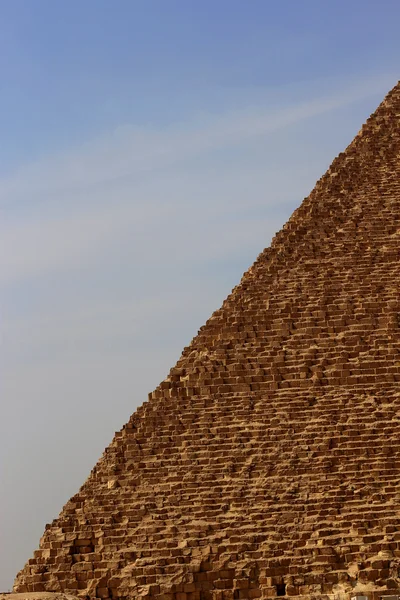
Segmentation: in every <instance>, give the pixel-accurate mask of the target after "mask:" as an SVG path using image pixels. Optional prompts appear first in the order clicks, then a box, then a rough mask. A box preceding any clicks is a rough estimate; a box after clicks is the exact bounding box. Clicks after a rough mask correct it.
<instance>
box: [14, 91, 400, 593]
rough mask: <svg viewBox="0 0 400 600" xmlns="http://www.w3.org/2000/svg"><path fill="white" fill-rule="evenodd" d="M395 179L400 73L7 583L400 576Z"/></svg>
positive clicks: (368, 585) (318, 581) (321, 583)
mask: <svg viewBox="0 0 400 600" xmlns="http://www.w3.org/2000/svg"><path fill="white" fill-rule="evenodd" d="M399 175H400V84H398V85H397V86H396V87H395V88H394V89H393V90H392V91H391V92H390V93H389V94H388V96H387V97H386V98H385V100H384V101H383V103H382V104H381V106H380V107H379V108H378V109H377V111H376V112H375V113H374V114H373V115H372V116H371V117H370V119H369V120H368V121H367V123H366V124H365V125H364V127H363V128H362V130H361V131H360V133H359V134H358V135H357V136H356V138H355V140H354V141H353V142H352V143H351V144H350V146H349V147H348V148H347V150H346V151H345V152H344V153H342V154H340V155H339V156H338V157H337V158H336V159H335V160H334V162H333V163H332V166H331V168H330V169H329V170H328V172H327V173H326V174H325V175H324V176H323V177H322V179H320V181H319V182H318V183H317V185H316V187H315V189H314V190H313V192H312V193H311V194H310V196H309V197H308V198H306V199H305V200H304V201H303V203H302V204H301V206H300V207H299V208H298V209H297V210H296V211H295V213H294V214H293V216H292V217H291V219H290V220H289V222H288V223H287V224H286V225H285V226H284V228H283V229H282V231H280V232H279V233H278V234H277V235H276V237H275V238H274V240H273V243H272V245H271V247H270V248H268V249H266V250H265V251H264V252H262V253H261V254H260V256H259V257H258V259H257V260H256V262H255V263H254V265H253V266H252V267H251V268H250V269H249V271H247V273H245V275H244V276H243V278H242V281H241V282H240V284H239V285H238V286H237V287H236V288H235V289H234V290H233V291H232V294H231V295H230V296H229V297H228V298H227V300H226V301H225V302H224V304H223V306H222V307H221V309H220V310H218V311H216V312H215V313H214V314H213V315H212V317H211V318H210V319H209V321H208V322H207V323H206V325H205V326H204V327H202V328H201V330H200V331H199V333H198V335H197V337H196V338H195V339H194V340H193V341H192V343H191V344H190V346H188V347H187V348H185V349H184V352H183V354H182V356H181V358H180V360H179V361H178V363H177V365H176V366H175V367H174V368H172V369H171V371H170V374H169V376H168V377H167V378H166V379H165V381H163V382H162V383H161V384H160V386H159V387H158V388H157V389H156V390H155V391H154V392H153V393H152V394H150V395H149V400H148V402H145V403H144V404H143V405H142V406H141V407H140V408H139V409H138V410H137V411H136V412H135V413H134V414H133V415H132V417H131V418H130V420H129V422H128V423H127V424H126V425H125V426H124V427H123V429H122V430H121V431H120V432H117V433H116V434H115V437H114V440H113V441H112V443H111V444H110V446H109V447H108V448H107V449H106V451H105V453H104V455H103V457H102V458H101V459H100V461H99V462H98V464H97V465H96V467H95V468H94V469H93V471H92V473H91V474H90V476H89V478H88V480H87V481H86V483H85V484H84V485H83V486H82V488H81V490H80V491H79V492H78V494H76V495H75V496H74V497H73V498H71V500H70V501H69V502H68V503H67V504H66V505H65V507H64V509H63V510H62V512H61V514H60V516H59V518H58V519H56V520H55V521H53V523H52V524H50V525H47V526H46V531H45V533H44V535H43V537H42V539H41V541H40V547H39V549H38V550H37V551H36V552H35V554H34V557H33V558H32V559H31V560H30V561H29V562H28V564H27V565H26V566H25V567H24V568H23V570H22V571H21V572H20V573H19V574H18V576H17V578H16V582H15V586H14V591H15V592H23V593H26V592H42V591H43V592H64V593H67V594H73V595H78V596H81V597H84V598H104V599H108V598H111V599H113V600H123V599H126V598H127V599H133V598H139V597H141V598H148V599H150V598H151V599H152V598H154V599H157V600H236V599H238V600H251V599H254V598H274V597H276V596H290V597H296V596H303V597H306V598H314V597H317V596H318V597H326V598H328V597H329V598H332V599H338V600H340V599H341V598H347V597H348V596H349V594H350V593H352V594H354V593H357V592H359V593H367V594H368V595H369V597H370V598H371V599H372V600H375V599H377V598H379V597H380V595H382V593H389V592H390V590H397V589H398V588H399V587H400V444H399V441H400V410H399V409H400V292H399V289H400V285H399V281H400V260H399V258H400V178H399ZM385 590H386V592H385ZM387 590H389V592H388V591H387Z"/></svg>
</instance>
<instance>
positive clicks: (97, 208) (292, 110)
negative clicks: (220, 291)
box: [0, 76, 393, 283]
mask: <svg viewBox="0 0 400 600" xmlns="http://www.w3.org/2000/svg"><path fill="white" fill-rule="evenodd" d="M388 79H390V83H393V78H389V77H387V76H382V77H380V78H378V79H374V80H366V81H365V80H363V81H361V82H356V83H354V84H352V86H350V88H349V89H348V88H346V89H345V90H342V91H339V92H338V91H336V92H335V93H330V94H327V95H325V96H322V97H320V98H318V99H313V100H311V101H309V102H304V101H303V102H302V103H300V104H298V105H296V104H293V105H292V106H286V107H285V108H282V109H279V108H278V109H277V108H276V107H275V108H274V109H268V107H267V108H266V109H265V110H263V111H262V110H260V109H256V110H252V109H249V108H248V109H246V110H242V111H236V112H231V113H229V114H225V115H218V116H215V115H214V116H210V115H203V116H202V117H197V118H195V119H194V120H193V121H192V122H189V123H180V124H176V125H174V126H170V127H167V128H165V129H159V130H156V129H135V128H132V127H130V126H124V127H121V128H119V129H118V130H116V131H115V132H113V133H112V134H109V135H107V136H104V137H103V138H101V139H97V140H95V141H93V142H90V143H88V144H87V145H85V146H83V147H80V148H76V149H75V150H74V151H73V152H72V151H71V152H70V153H68V154H66V155H63V156H58V157H54V158H53V157H48V158H46V159H43V160H42V161H40V162H38V163H36V164H33V165H28V166H25V167H22V168H21V169H20V171H19V172H18V173H16V174H14V175H13V176H12V177H9V178H7V179H3V180H0V207H2V209H1V208H0V210H2V220H1V223H0V239H1V245H0V249H1V252H0V282H3V283H4V282H7V281H17V280H20V279H21V278H23V277H25V276H27V277H32V276H37V275H38V274H40V273H46V272H49V271H51V270H57V271H58V272H59V271H60V269H63V267H64V266H65V267H66V268H71V266H72V265H76V266H78V265H82V264H86V263H88V262H89V263H90V262H92V261H93V260H95V259H96V256H98V255H99V253H100V254H101V253H102V249H104V250H105V249H107V248H109V247H110V245H112V243H113V241H115V240H119V239H120V236H121V235H127V234H128V232H131V234H132V239H133V242H134V241H135V239H137V240H138V241H139V242H140V243H143V238H144V237H146V236H145V235H144V234H145V232H149V231H150V230H151V229H156V230H157V229H158V228H160V227H164V228H165V225H166V223H170V224H171V223H173V222H174V221H175V222H179V223H180V222H181V223H182V226H184V225H183V223H185V218H184V213H185V211H186V212H187V211H188V210H189V212H190V211H193V213H194V214H196V218H199V217H200V222H201V221H203V222H207V221H208V222H209V221H210V220H211V219H218V215H221V214H222V213H224V212H225V213H226V210H227V207H229V210H231V211H232V210H235V209H236V208H237V207H238V206H239V205H242V206H243V196H240V197H239V195H238V194H237V193H235V189H237V186H238V185H239V189H240V190H241V192H243V188H244V187H245V186H244V185H243V183H245V184H246V185H247V184H250V186H251V187H253V186H254V184H256V185H257V183H256V182H257V181H260V176H261V180H262V181H263V182H265V177H262V174H261V170H259V171H258V172H257V170H256V172H254V170H253V171H252V169H251V168H250V167H247V168H245V169H242V170H241V172H240V173H238V172H237V169H236V168H235V169H234V170H233V171H232V169H231V170H230V169H229V161H230V160H231V162H232V163H234V162H235V160H234V159H231V157H230V153H232V152H233V151H234V150H235V148H236V149H237V148H239V150H240V148H242V147H243V146H244V147H245V148H247V147H246V144H247V145H248V144H249V143H256V142H257V140H260V139H261V140H262V139H264V140H265V139H266V140H268V137H271V136H272V135H273V134H274V133H276V132H277V131H279V130H281V129H284V128H287V127H289V126H293V125H295V124H296V123H298V122H301V121H303V120H305V119H312V118H313V117H316V116H318V115H321V114H325V113H328V112H330V111H332V110H335V109H338V108H342V107H344V106H347V105H349V104H351V103H353V102H355V101H357V100H360V99H362V98H365V97H368V96H369V95H371V94H376V92H377V90H379V89H381V88H382V89H386V88H387V86H388ZM267 143H268V142H267ZM221 153H222V157H223V155H224V153H225V155H226V156H225V158H222V159H221ZM214 156H216V161H217V162H218V163H219V166H220V173H219V174H218V173H212V172H211V178H212V179H213V180H214V182H215V184H216V186H215V188H214V189H212V186H211V185H209V182H207V181H206V180H205V177H203V178H201V177H200V178H199V177H198V174H197V175H196V169H195V170H194V169H193V161H194V160H195V161H197V162H198V168H197V171H199V170H203V174H204V173H206V171H207V169H208V170H209V171H210V164H211V163H212V158H213V157H214ZM210 158H211V161H210ZM221 160H222V163H221ZM236 162H237V161H236ZM265 169H267V167H265ZM221 173H222V174H223V176H224V177H226V178H229V179H230V180H231V181H232V182H233V185H231V186H230V189H229V185H226V183H225V185H222V186H221ZM269 176H270V178H271V179H272V180H273V179H275V180H276V178H277V173H276V171H274V172H270V173H269ZM246 178H247V182H246V181H245V180H246ZM238 179H239V180H240V181H239V182H238ZM196 185H201V186H202V188H204V187H205V189H206V192H208V195H207V196H206V194H205V193H204V189H202V190H199V189H197V188H196ZM221 187H222V188H223V191H224V192H225V193H226V192H228V191H229V192H230V193H231V195H230V197H229V199H228V198H226V201H225V200H224V198H221V197H220V198H219V202H216V197H217V193H218V188H221ZM207 188H208V189H207ZM216 192H217V193H216ZM226 202H228V204H227V203H226ZM245 202H246V208H247V211H251V209H252V208H253V209H254V207H256V206H260V204H261V197H260V194H252V195H250V194H248V195H247V196H246V198H245ZM273 203H274V200H273V199H269V200H268V199H267V200H266V199H265V197H262V205H263V206H264V207H265V206H266V205H267V204H270V205H271V204H273ZM275 203H276V200H275ZM199 206H200V207H201V210H199ZM0 214H1V213H0ZM197 223H199V221H197ZM188 226H190V225H188V224H187V225H186V226H185V227H188ZM171 229H172V230H173V226H172V227H171ZM224 234H226V229H225V230H224ZM192 235H193V233H191V236H192ZM157 236H161V239H162V238H163V236H165V243H166V244H170V242H171V240H170V238H169V236H168V232H167V231H166V230H164V232H160V231H157ZM183 237H184V236H183ZM159 239H160V238H159V237H158V240H159ZM187 241H188V240H185V239H183V240H182V242H183V243H187ZM225 242H227V243H225V244H220V245H219V248H216V247H215V244H214V247H213V245H212V243H211V245H210V246H209V251H210V252H213V253H214V256H215V255H216V254H215V253H217V254H218V252H219V251H225V252H226V251H229V248H230V244H229V241H228V240H226V239H225ZM139 245H140V244H139ZM155 246H156V244H155V243H154V242H153V243H152V244H151V246H150V248H149V247H148V248H146V255H147V258H148V259H150V260H151V256H152V254H153V250H154V248H155ZM223 248H224V250H222V249H223ZM136 250H137V251H138V252H139V253H140V248H136ZM202 252H203V253H204V252H207V248H203V249H202ZM185 256H186V257H187V253H186V254H185Z"/></svg>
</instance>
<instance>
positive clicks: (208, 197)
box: [0, 0, 400, 591]
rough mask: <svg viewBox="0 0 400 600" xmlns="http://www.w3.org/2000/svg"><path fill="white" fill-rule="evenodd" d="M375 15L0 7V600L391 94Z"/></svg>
mask: <svg viewBox="0 0 400 600" xmlns="http://www.w3.org/2000/svg"><path fill="white" fill-rule="evenodd" d="M399 19H400V4H399V3H398V2H397V0H381V1H380V3H379V9H378V8H377V3H376V1H375V0H373V1H370V0H352V2H348V1H346V2H345V1H343V0H336V2H334V3H327V2H321V1H320V0H302V1H301V2H298V0H279V2H277V1H272V0H248V1H244V0H240V1H238V0H201V2H200V1H194V0H129V1H125V0H116V1H114V2H111V0H107V1H105V0H85V2H79V1H78V0H69V1H68V2H66V1H61V0H58V1H54V0H35V2H32V1H31V0H0V140H1V144H0V489H1V494H0V591H7V590H9V589H10V588H11V586H12V582H13V579H14V576H15V575H16V573H17V571H18V570H19V569H21V568H22V567H23V565H24V563H25V562H26V561H27V560H28V559H29V558H30V556H31V555H32V553H33V550H34V549H35V548H36V547H37V546H38V543H39V538H40V536H41V535H42V533H43V530H44V526H45V524H46V523H48V522H50V521H52V520H53V519H54V518H55V517H57V515H58V513H59V512H60V510H61V508H62V506H63V505H64V504H65V502H66V501H67V500H68V498H69V497H70V496H72V495H73V494H74V493H75V492H76V491H77V490H78V489H79V487H80V485H81V484H82V483H83V482H84V480H85V478H86V477H87V475H88V474H89V472H90V470H91V468H92V467H93V466H94V464H95V463H96V461H97V460H98V458H99V457H100V455H101V453H102V452H103V450H104V448H105V447H106V446H107V445H108V444H109V443H110V442H111V439H112V437H113V434H114V432H115V431H117V430H119V429H120V428H121V427H122V425H123V424H124V423H125V422H126V421H127V420H128V418H129V416H130V415H131V413H132V412H133V411H134V410H135V409H136V408H137V407H138V406H139V405H140V404H142V402H143V401H145V400H146V399H147V394H148V393H149V392H151V391H152V390H153V389H154V388H155V387H156V386H157V385H158V383H159V382H160V381H161V380H163V379H164V378H165V377H166V375H167V374H168V371H169V369H170V368H171V367H172V366H173V364H174V363H175V362H176V360H177V359H178V358H179V355H180V353H181V351H182V349H183V347H184V346H187V345H188V344H189V342H190V340H191V339H192V337H193V336H194V335H195V334H196V333H197V330H198V329H199V327H200V326H201V325H202V324H203V323H204V322H205V321H206V320H207V318H208V317H209V316H210V315H211V313H212V312H213V311H214V310H216V309H217V308H218V307H219V306H220V305H221V303H222V301H223V300H224V298H225V297H226V296H227V295H228V294H229V293H230V291H231V289H232V288H233V287H234V286H235V285H236V284H237V283H238V282H239V281H240V278H241V276H242V274H243V272H244V271H245V270H247V268H248V267H249V266H250V265H251V264H252V262H253V261H254V260H255V258H256V257H257V255H258V254H259V253H260V252H261V251H262V249H263V248H264V247H266V246H268V245H269V243H270V241H271V238H272V236H273V235H274V233H275V232H276V231H278V230H279V229H280V228H281V227H282V226H283V224H284V223H285V222H286V220H287V219H288V218H289V216H290V214H291V213H292V212H293V210H294V209H295V208H296V207H297V206H299V204H300V203H301V201H302V200H303V198H304V197H305V196H307V195H308V194H309V192H310V191H311V189H312V188H313V186H314V184H315V182H316V180H317V179H318V178H319V177H321V175H322V174H323V173H324V172H325V171H326V169H327V168H328V167H329V164H330V163H331V161H332V160H333V158H334V157H335V156H336V155H337V154H338V153H339V152H341V151H342V150H343V149H344V148H345V147H346V146H347V145H348V144H349V143H350V142H351V140H352V138H353V137H354V135H355V134H356V133H357V132H358V130H359V129H360V127H361V125H362V123H363V122H364V121H365V120H366V118H367V117H368V116H369V114H370V113H371V112H373V111H374V110H375V108H376V106H377V105H378V104H379V103H380V102H381V100H382V99H383V97H384V95H385V94H386V93H387V91H388V90H389V89H390V88H392V87H393V86H394V85H395V84H396V82H397V80H398V79H399V69H398V64H399V57H400V37H399V36H398V23H399Z"/></svg>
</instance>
